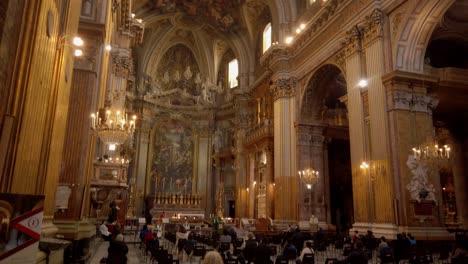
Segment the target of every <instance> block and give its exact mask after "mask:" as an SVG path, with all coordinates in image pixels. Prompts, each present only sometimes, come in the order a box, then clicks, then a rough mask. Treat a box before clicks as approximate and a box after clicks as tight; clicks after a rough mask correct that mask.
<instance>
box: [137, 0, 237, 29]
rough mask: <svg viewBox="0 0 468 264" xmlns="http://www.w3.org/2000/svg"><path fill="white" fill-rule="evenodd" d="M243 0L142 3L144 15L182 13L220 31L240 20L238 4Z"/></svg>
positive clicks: (170, 0) (181, 0)
mask: <svg viewBox="0 0 468 264" xmlns="http://www.w3.org/2000/svg"><path fill="white" fill-rule="evenodd" d="M244 1H245V0H191V1H190V0H189V1H187V0H185V1H183V0H151V1H148V2H146V4H145V5H143V8H142V10H144V11H143V12H144V16H148V15H151V16H154V15H161V16H163V17H164V15H172V14H176V13H178V14H183V15H184V17H186V18H187V19H190V20H192V22H193V21H196V22H198V23H202V24H209V25H211V26H214V27H215V28H216V29H218V30H221V31H232V30H235V29H236V28H237V27H238V26H239V25H240V22H241V19H240V18H241V14H240V8H239V7H240V6H241V5H242V4H243V3H244Z"/></svg>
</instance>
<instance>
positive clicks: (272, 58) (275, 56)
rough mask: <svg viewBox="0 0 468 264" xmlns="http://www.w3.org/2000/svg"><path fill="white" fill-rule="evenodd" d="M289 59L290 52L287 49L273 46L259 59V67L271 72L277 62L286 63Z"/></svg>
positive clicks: (281, 46)
mask: <svg viewBox="0 0 468 264" xmlns="http://www.w3.org/2000/svg"><path fill="white" fill-rule="evenodd" d="M290 57H291V50H290V49H289V47H286V46H283V45H274V46H272V47H271V48H270V49H269V50H268V51H267V52H266V53H265V54H263V56H262V57H261V58H260V65H262V66H263V67H265V68H267V69H269V70H273V68H274V67H273V66H274V65H275V63H277V62H279V61H288V60H289V59H290Z"/></svg>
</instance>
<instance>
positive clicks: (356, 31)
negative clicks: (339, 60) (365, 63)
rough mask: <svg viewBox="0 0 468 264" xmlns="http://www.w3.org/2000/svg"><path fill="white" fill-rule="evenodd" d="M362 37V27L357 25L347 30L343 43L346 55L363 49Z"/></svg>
mask: <svg viewBox="0 0 468 264" xmlns="http://www.w3.org/2000/svg"><path fill="white" fill-rule="evenodd" d="M361 39H362V27H360V26H358V25H355V26H353V28H351V30H349V31H346V40H345V42H344V43H343V45H344V50H345V55H346V57H349V56H351V55H353V54H355V53H358V52H361V51H362V45H361Z"/></svg>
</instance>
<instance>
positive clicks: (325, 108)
mask: <svg viewBox="0 0 468 264" xmlns="http://www.w3.org/2000/svg"><path fill="white" fill-rule="evenodd" d="M327 113H328V106H327V99H326V98H323V100H322V111H321V113H320V116H321V120H322V121H325V118H327Z"/></svg>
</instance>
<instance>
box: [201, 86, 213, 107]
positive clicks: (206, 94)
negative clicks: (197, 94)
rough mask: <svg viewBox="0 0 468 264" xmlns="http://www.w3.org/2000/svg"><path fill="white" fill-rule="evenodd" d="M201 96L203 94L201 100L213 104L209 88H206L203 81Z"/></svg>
mask: <svg viewBox="0 0 468 264" xmlns="http://www.w3.org/2000/svg"><path fill="white" fill-rule="evenodd" d="M202 89H203V90H202V96H203V100H204V101H205V102H207V103H209V104H213V103H214V100H213V99H214V98H213V96H212V93H211V92H210V89H209V88H208V86H207V85H206V84H205V83H204V84H203V85H202Z"/></svg>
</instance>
